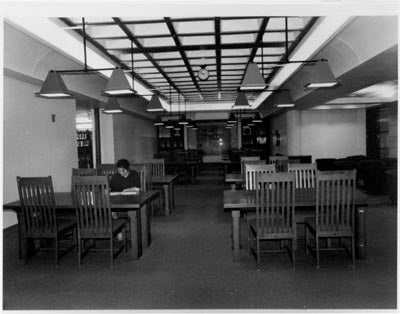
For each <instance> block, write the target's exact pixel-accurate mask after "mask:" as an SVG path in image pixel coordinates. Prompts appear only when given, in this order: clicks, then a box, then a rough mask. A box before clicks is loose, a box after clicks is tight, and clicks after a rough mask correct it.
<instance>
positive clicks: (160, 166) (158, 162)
mask: <svg viewBox="0 0 400 314" xmlns="http://www.w3.org/2000/svg"><path fill="white" fill-rule="evenodd" d="M150 167H151V170H150V173H151V175H152V176H163V175H165V161H164V158H159V159H152V160H150Z"/></svg>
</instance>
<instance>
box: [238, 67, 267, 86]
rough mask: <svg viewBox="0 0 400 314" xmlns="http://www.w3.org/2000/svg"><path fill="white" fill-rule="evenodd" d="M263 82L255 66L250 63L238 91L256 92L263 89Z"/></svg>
mask: <svg viewBox="0 0 400 314" xmlns="http://www.w3.org/2000/svg"><path fill="white" fill-rule="evenodd" d="M265 86H266V84H265V82H264V79H263V77H262V75H261V72H260V70H259V69H258V66H257V64H255V63H253V62H250V63H249V66H248V67H247V70H246V73H245V75H244V78H243V82H242V85H241V86H240V87H239V89H240V90H246V91H257V90H263V89H265Z"/></svg>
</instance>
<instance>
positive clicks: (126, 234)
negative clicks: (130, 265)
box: [124, 223, 128, 252]
mask: <svg viewBox="0 0 400 314" xmlns="http://www.w3.org/2000/svg"><path fill="white" fill-rule="evenodd" d="M126 226H127V223H126V224H125V227H124V230H125V252H128V232H127V229H126Z"/></svg>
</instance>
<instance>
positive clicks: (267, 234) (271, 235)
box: [248, 216, 295, 239]
mask: <svg viewBox="0 0 400 314" xmlns="http://www.w3.org/2000/svg"><path fill="white" fill-rule="evenodd" d="M281 222H282V219H277V220H275V224H274V225H276V224H277V225H279V224H280V223H281ZM248 225H249V228H250V230H251V231H252V232H253V234H255V235H257V236H258V237H259V238H260V239H263V238H266V239H288V238H295V235H294V234H293V232H292V230H291V228H287V230H286V232H283V230H277V228H269V229H268V230H264V231H263V232H261V233H260V232H258V230H257V220H256V217H255V216H254V217H252V218H249V219H248ZM271 226H272V224H271Z"/></svg>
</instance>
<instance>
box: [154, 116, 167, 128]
mask: <svg viewBox="0 0 400 314" xmlns="http://www.w3.org/2000/svg"><path fill="white" fill-rule="evenodd" d="M153 124H154V125H155V126H162V125H164V122H163V121H162V120H161V117H160V116H158V117H157V119H156V121H154V123H153Z"/></svg>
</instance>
